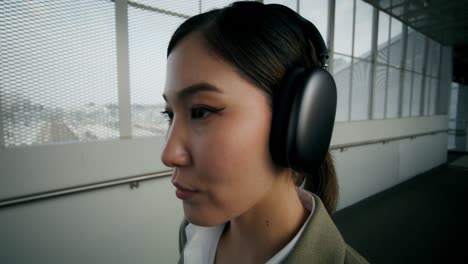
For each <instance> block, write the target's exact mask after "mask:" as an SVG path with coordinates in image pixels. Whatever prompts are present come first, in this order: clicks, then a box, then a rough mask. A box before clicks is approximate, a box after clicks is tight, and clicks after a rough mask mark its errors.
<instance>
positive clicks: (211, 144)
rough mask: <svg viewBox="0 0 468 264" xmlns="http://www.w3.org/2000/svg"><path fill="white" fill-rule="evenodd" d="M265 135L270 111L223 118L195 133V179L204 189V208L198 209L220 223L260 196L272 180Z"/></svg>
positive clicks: (267, 134) (193, 149) (250, 204)
mask: <svg viewBox="0 0 468 264" xmlns="http://www.w3.org/2000/svg"><path fill="white" fill-rule="evenodd" d="M269 135H270V115H262V116H259V117H254V118H252V117H251V118H250V119H242V118H241V117H239V118H237V119H236V118H233V119H229V120H224V121H223V123H219V125H218V126H217V127H216V128H210V129H209V133H208V132H207V133H204V134H203V135H202V136H201V137H198V140H197V141H196V142H194V145H193V148H192V151H193V152H192V154H193V159H194V164H195V169H196V170H197V176H198V177H199V179H198V180H199V181H200V183H201V184H202V186H203V187H205V188H206V191H207V197H206V198H207V201H206V203H205V204H204V205H203V208H204V209H205V210H199V211H198V212H199V213H201V211H204V212H205V213H206V214H207V215H210V217H208V218H210V219H213V220H214V219H217V221H216V220H215V222H218V223H222V222H225V221H228V220H229V219H232V218H233V217H235V216H238V215H240V214H242V213H243V212H244V211H246V210H247V209H248V208H250V207H251V206H253V205H254V204H255V203H256V202H257V201H258V200H259V199H260V198H261V197H262V196H263V194H264V193H265V192H266V191H267V190H268V189H269V188H270V186H271V185H272V183H273V180H274V177H273V176H272V170H273V164H272V161H271V158H270V154H269V149H268V142H269ZM198 209H201V208H198ZM205 216H206V215H205ZM208 218H207V219H208Z"/></svg>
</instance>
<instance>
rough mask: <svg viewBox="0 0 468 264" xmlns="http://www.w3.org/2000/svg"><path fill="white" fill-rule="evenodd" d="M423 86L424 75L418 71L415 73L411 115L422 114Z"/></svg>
mask: <svg viewBox="0 0 468 264" xmlns="http://www.w3.org/2000/svg"><path fill="white" fill-rule="evenodd" d="M421 86H422V75H421V74H418V73H414V74H413V90H412V102H411V116H420V112H419V111H420V107H421Z"/></svg>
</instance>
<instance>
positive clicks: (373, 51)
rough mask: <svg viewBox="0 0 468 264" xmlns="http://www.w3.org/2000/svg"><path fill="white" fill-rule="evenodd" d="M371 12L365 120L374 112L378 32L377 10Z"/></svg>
mask: <svg viewBox="0 0 468 264" xmlns="http://www.w3.org/2000/svg"><path fill="white" fill-rule="evenodd" d="M372 10H373V12H372V44H371V76H370V87H369V102H368V107H369V108H368V110H367V119H368V120H371V119H372V115H373V110H374V103H375V101H374V89H375V86H376V85H375V82H376V81H375V79H376V78H375V74H376V68H377V65H376V63H377V53H378V47H377V42H378V32H379V10H378V9H377V8H375V7H373V9H372Z"/></svg>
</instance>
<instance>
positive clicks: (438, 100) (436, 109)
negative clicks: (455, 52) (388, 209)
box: [0, 43, 450, 128]
mask: <svg viewBox="0 0 468 264" xmlns="http://www.w3.org/2000/svg"><path fill="white" fill-rule="evenodd" d="M438 44H439V70H438V73H437V91H436V99H435V101H436V106H435V114H436V115H440V114H443V113H442V110H441V109H440V108H441V106H440V86H441V85H440V81H441V79H442V78H441V75H442V58H443V56H442V48H443V46H442V44H440V43H438ZM449 94H450V93H449ZM449 100H450V96H449ZM448 105H450V103H449V104H448ZM447 113H448V112H447ZM0 121H1V120H0ZM0 126H1V123H0ZM0 128H1V127H0Z"/></svg>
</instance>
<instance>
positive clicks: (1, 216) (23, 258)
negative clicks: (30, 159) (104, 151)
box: [0, 177, 183, 264]
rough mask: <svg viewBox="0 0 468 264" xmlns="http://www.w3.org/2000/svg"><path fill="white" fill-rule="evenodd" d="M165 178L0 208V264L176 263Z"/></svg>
mask: <svg viewBox="0 0 468 264" xmlns="http://www.w3.org/2000/svg"><path fill="white" fill-rule="evenodd" d="M182 217H183V213H182V206H181V203H180V201H178V200H177V199H176V197H175V195H174V188H173V187H172V184H171V182H170V178H169V177H165V178H159V179H156V180H150V181H145V182H141V183H140V186H139V188H137V189H131V188H130V187H129V186H128V185H122V186H117V187H112V188H107V189H104V190H100V191H92V192H86V193H82V194H77V195H70V196H65V197H61V198H57V199H51V200H46V201H41V202H35V203H31V204H25V205H20V206H16V207H10V208H4V209H0V234H1V235H0V263H67V264H68V263H69V264H75V263H76V264H83V263H113V264H114V263H115V264H118V263H122V264H128V263H176V259H177V256H178V236H177V234H178V228H179V224H180V221H181V220H182Z"/></svg>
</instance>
